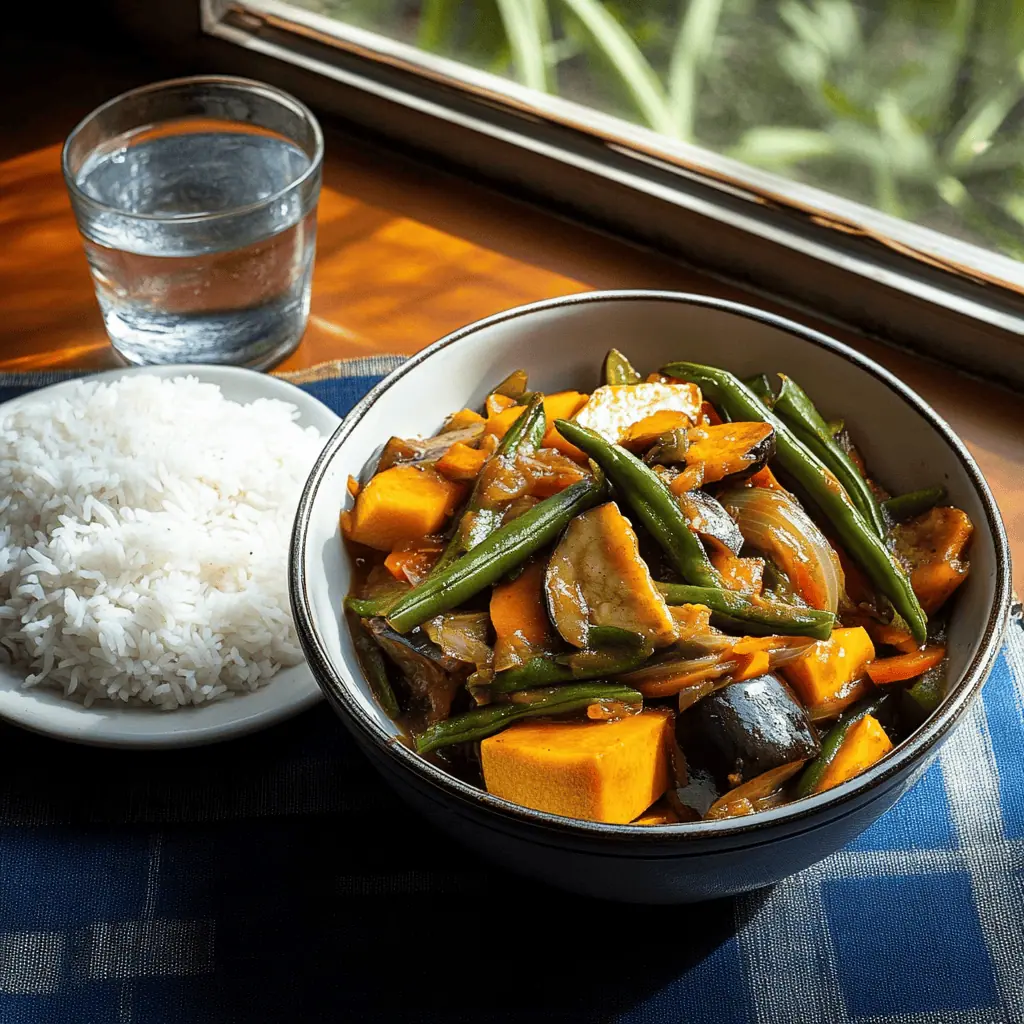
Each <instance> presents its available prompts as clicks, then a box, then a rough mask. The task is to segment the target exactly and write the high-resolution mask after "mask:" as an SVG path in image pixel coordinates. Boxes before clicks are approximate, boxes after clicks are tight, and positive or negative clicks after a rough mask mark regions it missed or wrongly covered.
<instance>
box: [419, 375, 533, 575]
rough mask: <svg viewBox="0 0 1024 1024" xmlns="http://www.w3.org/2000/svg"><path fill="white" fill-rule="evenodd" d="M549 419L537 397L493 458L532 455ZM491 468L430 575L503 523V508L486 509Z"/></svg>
mask: <svg viewBox="0 0 1024 1024" xmlns="http://www.w3.org/2000/svg"><path fill="white" fill-rule="evenodd" d="M546 427H547V421H546V419H545V416H544V400H543V397H542V396H540V395H537V396H535V397H534V398H533V399H532V400H531V401H530V404H529V405H528V406H527V407H526V410H525V411H524V412H523V413H522V414H521V415H520V416H519V418H518V419H517V420H516V421H515V422H514V423H513V424H512V426H510V427H509V428H508V430H507V431H506V432H505V436H504V437H503V438H502V439H501V444H499V445H498V447H497V450H496V451H495V453H494V455H493V456H492V459H496V460H498V461H500V462H505V463H506V464H507V463H510V462H513V461H514V460H515V459H516V458H517V457H518V456H519V455H520V454H525V455H530V454H532V453H533V452H534V451H536V449H537V448H539V447H540V443H541V440H542V439H543V437H544V431H545V429H546ZM488 476H489V474H488V471H487V468H486V467H485V468H484V469H483V470H481V472H480V475H479V476H478V477H477V478H476V483H475V484H474V485H473V493H472V494H471V495H470V496H469V501H467V502H466V507H465V508H464V509H463V510H462V515H461V516H460V518H459V522H458V525H457V526H456V527H455V532H454V533H453V534H452V537H451V540H449V541H448V543H447V545H445V549H444V551H443V552H441V557H440V558H439V559H438V560H437V562H436V564H435V565H434V567H433V568H432V569H431V570H430V572H429V574H428V576H427V578H428V579H429V578H430V577H431V576H435V575H437V574H438V573H441V572H443V571H444V570H445V569H446V568H447V567H448V566H449V565H451V564H452V562H454V561H455V559H456V558H458V557H459V556H460V555H464V554H465V553H466V552H467V551H472V550H473V548H475V547H476V546H477V545H478V544H480V543H481V541H484V540H486V539H487V537H489V536H490V534H492V533H493V532H494V531H495V530H496V529H497V528H498V527H499V526H500V525H501V516H502V511H503V510H502V509H492V508H484V507H483V503H482V501H481V493H482V491H483V489H484V487H485V486H486V481H487V479H488Z"/></svg>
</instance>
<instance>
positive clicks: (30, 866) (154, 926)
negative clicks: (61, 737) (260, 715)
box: [0, 707, 759, 1024]
mask: <svg viewBox="0 0 1024 1024" xmlns="http://www.w3.org/2000/svg"><path fill="white" fill-rule="evenodd" d="M0 744H2V746H3V749H4V751H5V753H6V755H7V758H6V763H7V765H8V766H20V767H21V768H22V769H23V770H20V771H18V772H10V771H9V772H8V773H7V775H6V776H0V825H3V826H4V830H3V835H4V837H5V840H4V842H0V872H2V873H3V877H4V878H6V879H7V880H8V884H7V887H6V889H5V892H6V896H7V899H8V909H7V911H5V912H4V913H3V915H2V916H3V918H4V920H3V921H2V926H3V927H2V928H0V931H6V932H12V931H19V930H25V929H31V930H32V931H33V932H35V931H38V930H47V931H61V930H67V929H68V928H69V927H70V926H71V924H72V920H71V919H74V921H73V923H74V927H75V928H76V929H78V931H77V932H76V934H80V935H81V934H86V935H88V934H93V935H96V936H98V935H110V934H115V933H116V934H122V935H124V936H125V937H129V936H136V938H135V939H133V940H132V943H127V942H126V944H125V948H123V949H105V950H104V960H105V962H106V961H110V963H111V971H110V973H109V974H108V975H107V976H106V977H103V976H97V975H96V974H94V973H89V974H88V976H87V977H81V978H78V979H77V980H75V981H74V987H75V989H76V990H77V991H78V992H79V994H80V996H81V997H82V998H83V999H86V998H91V997H92V996H95V997H96V998H99V997H100V996H102V995H104V993H105V997H108V998H113V997H114V996H115V995H116V998H117V1000H118V1005H124V1004H125V1002H128V1003H130V1004H131V1006H132V1020H133V1021H135V1022H136V1024H148V1022H150V1021H152V1022H161V1024H163V1022H166V1021H169V1020H174V1021H178V1022H182V1024H189V1022H192V1021H196V1022H199V1021H202V1022H207V1021H210V1022H221V1021H236V1020H237V1021H245V1022H246V1024H263V1022H267V1024H270V1022H274V1024H277V1022H282V1021H303V1022H305V1021H317V1020H321V1019H351V1020H360V1021H363V1020H371V1021H377V1020H380V1021H390V1020H417V1021H419V1020H424V1021H430V1020H446V1021H447V1020H478V1019H479V1020H488V1021H489V1020H498V1021H509V1022H513V1021H520V1020H522V1021H526V1020H531V1021H533V1020H545V1019H550V1020H580V1021H584V1020H586V1021H591V1020H600V1019H608V1018H612V1017H616V1018H618V1017H622V1016H626V1017H628V1018H633V1017H634V1016H635V1018H636V1019H639V1020H658V1019H661V1016H662V1013H663V1012H668V1011H670V1010H671V1012H672V1013H673V1014H674V1016H675V1017H677V1018H679V1016H680V1012H681V1008H682V1007H683V1006H686V1007H687V1015H688V1017H687V1019H693V1018H694V1017H697V1018H698V1019H709V1020H719V1019H721V1018H720V1017H719V1014H718V1012H717V1009H715V1007H716V1006H717V1005H718V1004H717V1002H716V1001H717V1000H719V999H722V1000H726V1001H728V1000H730V999H732V1000H740V999H742V998H744V997H743V996H742V994H737V993H741V992H742V990H743V986H742V985H741V984H739V974H740V972H741V970H742V968H741V965H740V962H739V953H738V950H737V943H736V942H735V941H731V940H732V936H733V935H734V934H735V931H736V928H737V927H738V926H739V925H741V924H742V922H741V921H738V920H737V907H738V906H742V907H744V908H746V909H747V912H749V911H750V909H751V908H754V909H756V907H757V906H758V905H759V902H758V900H757V899H756V898H754V899H753V900H751V899H746V900H744V901H741V903H740V904H736V903H734V902H733V901H731V900H725V901H719V902H714V903H707V904H702V905H698V906H691V907H634V906H628V905H620V904H613V903H602V902H597V901H594V900H588V899H584V898H580V897H573V896H567V895H565V894H562V893H558V892H555V891H554V890H551V889H548V888H547V887H545V886H543V885H540V884H538V883H534V882H531V881H527V880H523V879H521V878H519V877H516V876H512V875H508V874H505V873H503V872H500V871H498V870H497V869H494V868H492V867H490V866H489V865H485V864H482V863H481V862H480V861H479V860H478V859H477V858H476V857H475V855H474V854H473V853H471V852H470V851H468V850H466V849H465V848H464V847H462V846H459V845H457V844H455V843H453V842H452V841H450V840H448V839H447V838H446V837H445V836H443V835H441V834H440V833H438V832H437V831H436V830H434V829H433V827H432V826H430V825H428V824H427V823H426V822H425V821H424V820H423V819H422V818H421V817H420V816H419V815H418V814H416V813H415V812H413V811H411V810H409V809H408V808H407V807H406V806H405V805H404V804H403V803H402V802H400V801H399V800H398V798H397V797H395V796H394V795H393V794H392V793H391V792H390V790H388V789H387V788H385V787H384V785H383V784H382V783H381V782H380V781H379V780H378V779H377V777H376V775H375V774H374V772H373V771H372V769H371V768H370V767H369V765H368V763H367V762H366V761H365V759H364V758H363V757H362V756H361V755H360V754H359V753H358V751H356V749H355V748H354V746H353V745H352V743H351V742H350V741H349V739H348V737H347V735H346V734H345V733H344V731H343V730H342V728H341V726H340V725H339V723H338V722H337V720H336V719H335V718H334V716H333V715H332V714H331V713H330V712H329V711H328V709H327V708H326V707H319V708H316V709H314V710H313V711H311V712H308V713H307V714H304V715H302V716H300V717H299V718H298V719H295V720H293V721H291V722H288V723H285V724H284V725H282V726H279V727H277V728H275V729H272V730H268V731H267V732H265V733H262V734H260V735H258V736H253V737H250V738H247V739H243V740H238V741H235V742H232V743H226V744H221V745H219V746H216V747H210V748H206V749H198V750H191V751H177V752H167V753H159V752H155V753H130V752H123V751H104V750H92V749H88V748H83V747H76V746H71V745H69V744H59V743H56V742H53V741H50V740H45V739H42V738H39V737H35V736H31V735H29V734H27V733H23V732H20V731H17V730H13V729H6V728H5V729H0ZM29 767H30V768H31V770H29ZM72 868H73V870H72ZM114 883H116V884H114ZM12 886H14V888H13V889H12V888H11V887H12ZM19 886H20V887H21V891H20V892H19V891H18V887H19ZM8 890H9V891H8ZM31 891H34V892H36V893H38V894H40V895H39V898H38V899H33V898H31V897H30V896H27V895H26V893H29V892H31ZM22 904H23V905H24V907H25V909H24V911H23V912H22V911H19V910H18V909H17V908H18V906H20V905H22ZM25 914H27V915H28V916H27V917H26V916H25ZM119 922H120V923H124V924H126V925H128V926H129V927H127V928H124V929H121V930H120V931H119V930H118V929H117V928H116V927H115V928H114V930H113V931H111V928H110V927H109V926H110V925H115V926H116V925H117V924H118V923H119ZM136 922H138V923H141V925H142V927H141V930H140V929H139V924H136ZM82 928H84V929H85V932H84V933H83V932H82V931H81V929H82ZM138 936H142V938H138ZM147 936H148V938H147ZM87 941H88V940H87ZM115 961H116V963H115ZM723 977H725V978H729V977H735V978H736V981H737V984H736V985H735V986H732V990H731V992H730V991H729V990H728V989H726V990H722V989H721V986H722V979H723ZM712 983H713V984H712ZM116 986H121V988H120V989H118V990H117V991H116V992H115V991H114V988H116ZM90 993H91V995H90ZM694 1002H696V1004H698V1005H694ZM701 1006H705V1007H707V1009H706V1010H702V1009H701ZM631 1009H636V1013H635V1015H634V1014H631V1013H630V1012H629V1011H630V1010H631ZM695 1011H696V1012H695ZM118 1012H120V1011H118ZM737 1016H741V1015H739V1014H737ZM742 1016H745V1014H743V1015H742ZM96 1019H97V1020H99V1019H100V1018H96ZM103 1019H106V1018H103ZM112 1019H114V1018H112ZM730 1019H731V1018H730Z"/></svg>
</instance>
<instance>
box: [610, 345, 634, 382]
mask: <svg viewBox="0 0 1024 1024" xmlns="http://www.w3.org/2000/svg"><path fill="white" fill-rule="evenodd" d="M603 376H604V382H605V384H639V383H640V381H641V380H642V379H643V378H642V377H641V376H640V374H639V372H638V371H637V370H634V369H633V364H632V363H631V362H630V361H629V360H628V359H627V358H626V357H625V356H624V355H623V354H622V353H621V352H620V351H619V350H618V349H617V348H610V349H608V355H606V356H605V357H604V373H603Z"/></svg>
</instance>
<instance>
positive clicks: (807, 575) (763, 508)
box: [719, 487, 845, 613]
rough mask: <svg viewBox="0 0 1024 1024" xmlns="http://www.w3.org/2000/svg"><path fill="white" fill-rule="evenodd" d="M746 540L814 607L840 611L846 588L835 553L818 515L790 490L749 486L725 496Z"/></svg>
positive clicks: (728, 509)
mask: <svg viewBox="0 0 1024 1024" xmlns="http://www.w3.org/2000/svg"><path fill="white" fill-rule="evenodd" d="M719 501H721V503H722V504H723V505H724V506H725V508H726V510H727V511H728V513H729V514H730V515H731V516H732V517H733V519H735V520H736V525H737V526H738V527H739V528H740V533H742V534H743V539H744V540H745V541H746V542H747V543H748V544H749V545H750V546H751V547H753V548H756V549H757V550H758V551H761V552H763V553H764V554H765V555H767V556H768V557H769V558H771V559H772V560H773V561H774V562H775V564H776V565H778V567H779V568H780V569H782V571H783V572H785V573H786V575H787V576H789V578H790V581H791V582H792V584H793V586H794V588H795V589H796V592H797V593H798V594H799V595H800V597H802V598H803V599H804V600H805V601H806V602H807V603H808V604H809V605H810V606H811V607H812V608H819V609H821V610H823V611H830V612H833V613H834V612H836V611H837V610H838V608H839V596H840V594H841V593H842V592H843V590H844V589H845V581H844V580H843V570H842V568H841V567H840V565H839V561H838V559H837V558H836V555H835V552H834V551H833V550H832V547H831V545H830V544H829V542H828V541H827V540H826V539H825V536H824V534H823V533H822V532H821V530H819V529H818V527H817V525H815V523H814V520H813V519H811V517H810V516H809V515H808V514H807V513H806V512H805V511H804V510H803V509H802V508H801V507H800V506H799V505H798V504H797V502H796V500H795V499H794V498H793V497H791V496H790V495H789V494H787V493H786V492H785V491H774V490H770V489H768V488H766V487H743V488H737V489H736V490H732V491H729V492H728V493H726V494H722V495H719Z"/></svg>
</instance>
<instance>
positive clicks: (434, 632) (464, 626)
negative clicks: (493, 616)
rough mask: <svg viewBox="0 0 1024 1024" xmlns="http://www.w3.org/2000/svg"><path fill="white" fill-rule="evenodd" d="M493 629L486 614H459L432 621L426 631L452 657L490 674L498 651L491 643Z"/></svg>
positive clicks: (425, 627) (440, 617) (425, 626)
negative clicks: (490, 635) (495, 651)
mask: <svg viewBox="0 0 1024 1024" xmlns="http://www.w3.org/2000/svg"><path fill="white" fill-rule="evenodd" d="M489 626H490V619H489V618H488V616H487V613H486V612H455V613H452V614H447V615H438V616H436V617H435V618H433V619H429V620H428V621H427V622H424V623H423V630H424V632H425V633H426V634H427V636H429V637H430V639H431V640H433V641H434V643H435V644H437V646H438V647H440V648H441V650H442V651H444V653H445V654H447V655H448V657H449V658H455V659H456V660H457V661H464V662H466V663H467V664H469V665H475V666H476V668H477V670H478V671H487V670H490V669H491V667H492V665H493V663H494V652H493V651H492V650H491V648H490V645H489V644H488V643H487V631H488V628H489Z"/></svg>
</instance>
